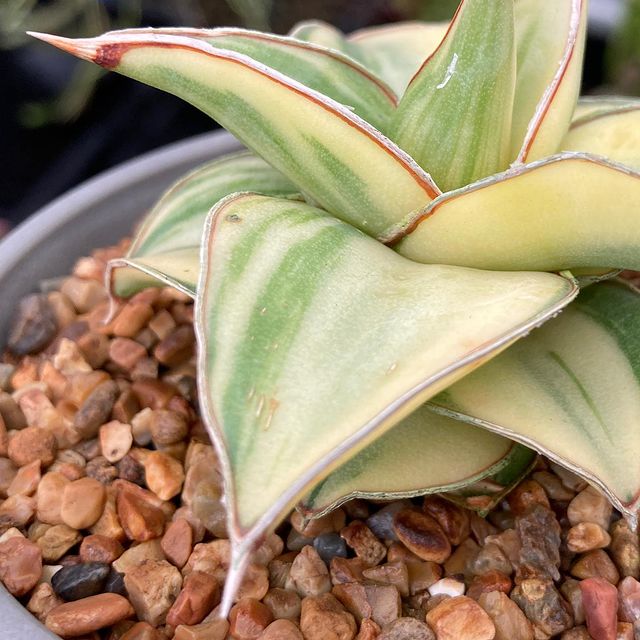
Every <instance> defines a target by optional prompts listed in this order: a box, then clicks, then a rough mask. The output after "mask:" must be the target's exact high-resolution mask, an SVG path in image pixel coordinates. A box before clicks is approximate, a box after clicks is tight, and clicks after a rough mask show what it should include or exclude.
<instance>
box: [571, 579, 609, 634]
mask: <svg viewBox="0 0 640 640" xmlns="http://www.w3.org/2000/svg"><path fill="white" fill-rule="evenodd" d="M580 590H581V591H582V601H583V603H584V613H585V615H586V618H587V629H588V631H589V633H590V634H591V636H592V637H593V639H594V640H616V630H617V611H618V591H617V589H616V588H615V587H614V586H613V585H612V584H611V583H609V582H607V581H606V580H604V579H603V578H587V579H586V580H583V581H582V582H581V583H580Z"/></svg>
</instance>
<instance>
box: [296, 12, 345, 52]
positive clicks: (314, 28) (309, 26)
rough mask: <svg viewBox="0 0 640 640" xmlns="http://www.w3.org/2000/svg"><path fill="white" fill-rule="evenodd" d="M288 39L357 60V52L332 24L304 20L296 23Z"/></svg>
mask: <svg viewBox="0 0 640 640" xmlns="http://www.w3.org/2000/svg"><path fill="white" fill-rule="evenodd" d="M289 37H291V38H295V39H296V40H301V41H302V42H312V43H314V44H319V45H320V46H322V47H327V48H328V49H333V50H334V51H340V52H341V53H343V54H345V55H347V56H350V57H351V58H353V59H354V60H357V50H356V48H355V47H353V46H352V45H351V44H350V43H349V41H348V40H347V38H346V37H345V35H344V33H342V31H340V29H336V28H335V27H334V26H333V25H332V24H329V23H328V22H324V21H323V20H304V21H302V22H298V23H297V24H296V25H295V26H294V27H293V29H291V31H289Z"/></svg>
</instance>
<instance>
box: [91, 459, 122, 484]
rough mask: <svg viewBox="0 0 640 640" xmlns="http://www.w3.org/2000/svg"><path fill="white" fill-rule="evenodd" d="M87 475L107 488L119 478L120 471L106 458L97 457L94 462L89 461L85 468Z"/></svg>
mask: <svg viewBox="0 0 640 640" xmlns="http://www.w3.org/2000/svg"><path fill="white" fill-rule="evenodd" d="M85 473H86V474H87V476H88V477H89V478H94V479H95V480H97V481H98V482H101V483H102V484H104V485H107V486H108V485H110V484H111V483H112V482H113V481H114V480H115V479H116V478H117V477H118V469H117V468H116V467H114V466H113V465H112V464H111V463H110V462H109V461H108V460H107V459H106V458H105V457H104V456H96V457H95V458H93V460H89V462H87V465H86V467H85Z"/></svg>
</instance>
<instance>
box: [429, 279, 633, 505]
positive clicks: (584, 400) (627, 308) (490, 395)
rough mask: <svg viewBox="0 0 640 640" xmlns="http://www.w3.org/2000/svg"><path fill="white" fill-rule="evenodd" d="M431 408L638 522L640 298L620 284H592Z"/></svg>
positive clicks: (456, 385) (436, 400) (434, 400)
mask: <svg viewBox="0 0 640 640" xmlns="http://www.w3.org/2000/svg"><path fill="white" fill-rule="evenodd" d="M430 406H432V407H433V408H434V410H437V411H441V412H444V413H445V414H446V415H452V416H454V417H456V418H458V419H467V420H469V421H470V422H472V423H473V424H477V425H480V426H483V427H486V428H488V429H491V430H492V431H495V432H496V433H499V434H501V435H504V436H507V437H509V438H513V439H514V440H517V441H519V442H522V443H524V444H526V445H527V446H529V447H532V448H534V449H537V450H538V451H540V452H541V453H544V454H545V455H547V456H549V457H550V458H552V459H553V460H555V461H557V462H559V463H560V464H562V465H563V466H566V467H568V468H570V469H572V470H574V471H575V472H577V473H579V474H580V475H581V476H583V477H584V478H585V479H587V480H588V481H590V482H591V483H593V484H595V485H597V486H599V487H600V488H601V489H602V490H603V491H605V492H606V493H607V494H608V496H609V497H610V498H611V500H612V501H613V503H614V504H615V505H616V507H617V508H618V509H620V510H621V511H622V512H623V513H626V514H627V515H630V516H633V517H636V512H637V509H638V500H639V497H640V467H639V466H638V464H637V461H638V458H639V456H640V434H639V432H638V424H639V423H640V295H639V294H638V293H637V292H636V291H634V290H633V289H631V288H630V287H629V286H627V285H625V284H622V283H620V282H612V281H609V282H603V283H600V284H594V285H593V286H591V287H589V288H588V289H585V290H584V291H583V292H582V293H581V294H580V296H579V297H578V299H577V301H576V302H574V303H573V304H572V305H571V306H570V307H569V308H567V309H566V310H565V311H564V312H563V313H562V314H561V315H560V316H559V317H558V318H556V319H555V320H552V321H551V322H549V323H547V324H546V325H545V326H544V327H542V328H541V329H540V330H538V331H535V332H534V333H532V334H531V335H530V336H529V337H527V338H526V339H525V340H522V341H520V342H518V343H517V344H515V345H514V346H513V347H511V348H510V349H508V350H507V351H505V352H504V353H503V354H501V355H500V356H499V357H497V358H495V359H494V360H492V361H491V362H489V363H488V364H486V365H485V366H483V367H482V368H481V369H479V370H478V371H475V372H473V373H472V374H470V375H469V376H468V377H466V378H464V379H463V380H461V381H459V382H457V383H456V384H455V385H453V386H452V387H450V388H449V389H447V390H446V391H445V392H444V393H442V394H440V395H439V396H437V397H436V398H434V399H433V400H432V401H431V402H430Z"/></svg>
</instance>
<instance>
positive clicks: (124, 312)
mask: <svg viewBox="0 0 640 640" xmlns="http://www.w3.org/2000/svg"><path fill="white" fill-rule="evenodd" d="M152 317H153V307H152V306H151V305H150V304H148V303H146V302H132V301H130V302H128V303H127V304H125V305H124V306H123V307H122V309H120V313H118V315H117V316H116V318H115V319H114V321H113V323H112V325H111V328H112V331H113V335H115V336H119V337H121V338H133V337H134V336H135V335H136V334H137V333H138V332H139V331H141V330H142V329H143V328H144V326H145V325H146V324H147V322H148V321H149V320H150V319H151V318H152Z"/></svg>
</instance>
